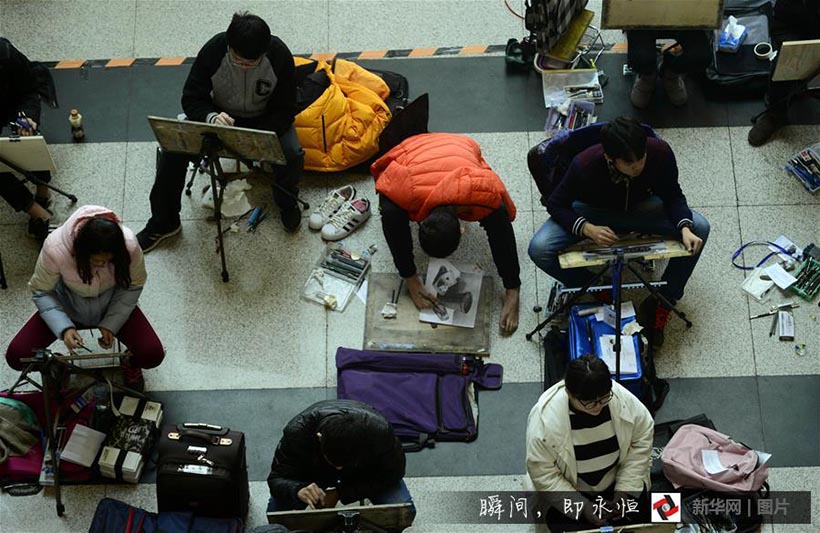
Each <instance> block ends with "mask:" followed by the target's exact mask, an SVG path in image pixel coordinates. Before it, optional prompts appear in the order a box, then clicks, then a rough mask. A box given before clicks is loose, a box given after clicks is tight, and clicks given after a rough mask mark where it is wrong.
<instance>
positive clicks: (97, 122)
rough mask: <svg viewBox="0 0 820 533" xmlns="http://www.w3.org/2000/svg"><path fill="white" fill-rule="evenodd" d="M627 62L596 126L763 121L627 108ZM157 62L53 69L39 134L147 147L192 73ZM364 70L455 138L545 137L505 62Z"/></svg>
mask: <svg viewBox="0 0 820 533" xmlns="http://www.w3.org/2000/svg"><path fill="white" fill-rule="evenodd" d="M411 52H412V50H410V49H407V50H392V51H388V52H387V54H386V55H387V56H388V57H391V56H392V57H407V56H409V55H410V53H411ZM625 60H626V56H625V55H624V54H605V55H603V56H602V57H601V60H600V62H599V63H600V65H599V67H600V68H603V69H604V70H605V71H606V72H608V73H610V76H611V77H610V81H609V84H608V85H607V86H606V88H605V89H604V98H605V103H604V104H602V105H599V106H598V108H597V110H596V112H597V113H598V118H599V120H609V119H611V118H614V117H616V116H619V115H622V114H626V115H632V116H635V117H637V118H639V119H641V120H643V121H645V122H647V123H649V124H652V125H654V126H656V127H663V128H674V127H702V126H744V125H749V124H750V118H751V117H752V116H754V115H755V114H756V113H758V112H759V111H760V110H761V109H762V107H763V104H762V102H760V101H742V102H715V101H710V100H706V99H705V98H704V96H703V93H702V91H701V90H700V88H699V86H698V85H697V84H696V83H694V82H693V81H692V80H689V83H688V87H689V96H690V102H689V104H688V105H687V106H685V107H683V108H672V107H671V106H669V105H667V104H666V103H665V102H664V96H663V95H662V91H660V88H659V92H658V94H657V95H656V99H655V102H654V104H653V106H652V107H650V109H648V110H645V111H642V112H637V111H636V110H634V109H633V108H632V106H631V105H630V103H629V91H630V87H631V83H632V79H631V78H624V77H623V76H622V75H621V74H620V71H621V67H622V66H623V63H624V62H625ZM156 61H157V58H141V59H136V60H135V61H134V64H133V66H131V67H130V68H108V69H104V68H80V69H64V70H63V69H59V70H53V71H52V73H53V75H54V79H55V83H56V86H57V93H58V96H59V101H60V104H61V106H62V107H61V108H60V109H57V110H52V109H48V108H44V110H43V121H42V122H43V126H42V128H43V132H44V134H45V136H46V139H47V140H48V141H49V142H50V143H69V142H71V135H70V130H69V128H68V121H67V116H68V111H69V110H70V109H72V108H77V109H79V110H80V112H81V113H82V114H83V117H84V125H85V129H86V140H87V142H124V141H151V140H153V139H154V136H153V134H152V132H151V129H150V128H149V127H148V123H147V121H146V120H145V117H146V116H147V115H160V116H166V117H174V116H176V115H177V114H178V113H180V112H181V111H182V108H181V105H180V97H181V94H182V86H183V85H184V83H185V79H186V77H187V75H188V71H189V69H190V67H189V66H187V65H182V66H178V67H163V68H158V67H154V66H152V65H153V64H154V63H155V62H156ZM358 62H359V63H360V64H361V65H363V66H365V67H369V68H374V69H378V70H388V71H394V72H398V73H400V74H402V75H404V76H406V77H407V79H408V80H409V84H410V93H411V96H413V97H415V96H418V95H420V94H422V93H429V94H430V130H431V131H446V132H454V133H473V132H476V133H478V132H511V131H539V130H542V129H543V126H544V120H545V118H546V110H545V108H544V99H543V92H542V88H541V77H540V75H538V74H536V73H535V72H530V73H528V74H526V73H525V74H508V73H507V72H506V69H505V65H504V58H503V57H497V56H495V57H493V56H466V57H458V58H457V59H456V58H442V57H429V58H418V59H413V60H412V61H406V60H396V59H393V60H391V59H373V60H359V61H358ZM792 115H793V116H792V119H793V121H794V122H796V123H800V124H820V106H817V105H816V101H814V100H812V99H807V98H806V99H803V100H800V101H798V102H797V103H796V105H795V107H794V108H793V110H792Z"/></svg>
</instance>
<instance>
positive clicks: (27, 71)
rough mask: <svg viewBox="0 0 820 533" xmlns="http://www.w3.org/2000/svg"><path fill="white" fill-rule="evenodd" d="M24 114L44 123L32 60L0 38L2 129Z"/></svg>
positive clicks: (0, 108) (0, 109) (0, 126)
mask: <svg viewBox="0 0 820 533" xmlns="http://www.w3.org/2000/svg"><path fill="white" fill-rule="evenodd" d="M20 111H22V112H24V113H25V114H26V116H28V117H29V118H31V119H32V120H34V121H35V122H36V123H37V124H39V123H40V96H39V95H38V93H37V81H36V78H35V76H34V72H33V71H32V68H31V63H30V62H29V60H28V58H26V56H24V55H23V54H22V53H21V52H20V51H19V50H17V49H16V48H15V47H14V46H13V45H12V44H11V43H10V42H9V41H8V39H4V38H2V37H0V120H2V122H0V129H2V127H4V126H6V125H8V123H9V121H14V120H15V119H16V118H17V113H18V112H20Z"/></svg>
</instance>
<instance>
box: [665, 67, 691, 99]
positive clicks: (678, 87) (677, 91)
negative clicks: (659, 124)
mask: <svg viewBox="0 0 820 533" xmlns="http://www.w3.org/2000/svg"><path fill="white" fill-rule="evenodd" d="M661 77H662V78H663V90H664V91H666V96H668V97H669V101H670V102H671V103H672V105H673V106H675V107H680V106H682V105H686V102H688V101H689V95H687V94H686V84H685V83H683V76H681V75H680V74H677V73H675V72H672V71H671V70H666V71H664V73H663V75H662V76H661Z"/></svg>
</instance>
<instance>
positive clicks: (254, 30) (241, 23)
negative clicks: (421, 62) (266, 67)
mask: <svg viewBox="0 0 820 533" xmlns="http://www.w3.org/2000/svg"><path fill="white" fill-rule="evenodd" d="M226 36H227V38H228V46H230V47H231V48H232V49H233V51H234V52H236V53H237V54H239V55H240V56H241V57H243V58H245V59H259V58H260V57H262V55H263V54H264V53H265V52H267V50H268V47H270V27H269V26H268V23H267V22H265V21H264V20H262V19H261V18H260V17H257V16H256V15H252V14H250V13H248V12H247V11H240V12H237V13H234V16H233V18H232V19H231V24H230V25H229V26H228V32H227V33H226Z"/></svg>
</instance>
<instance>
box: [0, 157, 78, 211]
mask: <svg viewBox="0 0 820 533" xmlns="http://www.w3.org/2000/svg"><path fill="white" fill-rule="evenodd" d="M0 163H2V164H4V165H6V166H7V167H9V168H10V169H12V170H13V171H14V172H16V173H18V174H20V176H22V177H23V181H30V182H31V183H33V184H34V185H40V186H43V187H48V188H49V189H51V190H52V191H54V192H56V193H57V194H61V195H63V196H65V197H66V198H68V199H69V200H71V203H72V204H76V203H77V197H76V196H74V195H73V194H71V193H68V192H65V191H64V190H62V189H59V188H57V187H55V186H54V185H52V184H50V183H46V182H44V181H43V180H41V179H40V178H38V177H37V176H35V175H34V173H32V172H31V171H29V170H23V169H22V168H20V167H18V166H17V165H15V164H14V163H12V162H10V161H8V160H7V159H4V158H2V157H0Z"/></svg>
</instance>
